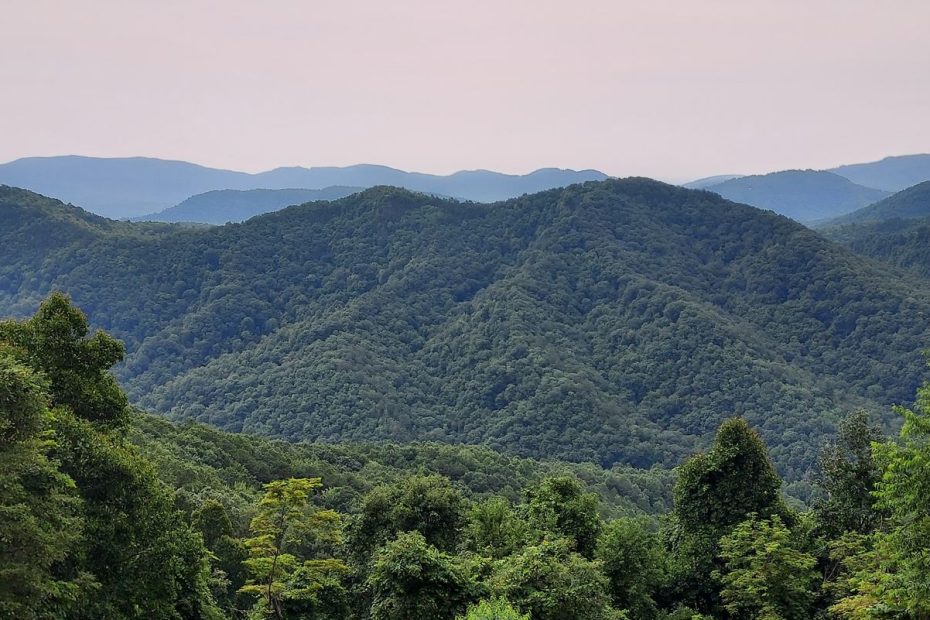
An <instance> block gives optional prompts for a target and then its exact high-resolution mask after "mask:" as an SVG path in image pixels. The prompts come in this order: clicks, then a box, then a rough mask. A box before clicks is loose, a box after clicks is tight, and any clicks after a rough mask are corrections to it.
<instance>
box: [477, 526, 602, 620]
mask: <svg viewBox="0 0 930 620" xmlns="http://www.w3.org/2000/svg"><path fill="white" fill-rule="evenodd" d="M492 583H493V585H492V588H493V590H494V591H495V592H496V593H498V594H500V595H502V596H504V597H505V598H507V600H509V601H511V602H512V603H513V604H514V605H515V606H516V607H517V608H518V609H520V610H521V611H523V612H527V613H529V614H530V616H531V617H532V618H533V620H605V619H607V618H613V617H615V616H614V614H613V611H612V610H611V608H610V605H609V600H610V599H609V596H608V594H607V587H608V582H607V578H606V577H605V576H604V574H603V572H602V571H601V564H600V562H597V561H591V560H588V559H586V558H584V557H583V556H581V555H579V554H578V553H576V552H575V551H574V550H573V549H572V543H571V541H569V540H567V539H564V538H559V539H555V540H543V541H542V542H541V543H539V544H538V545H533V546H530V547H526V548H525V549H524V550H523V551H522V553H519V554H516V555H512V556H509V557H507V558H504V559H503V560H501V561H500V562H499V563H498V566H497V570H496V571H495V574H494V576H493V578H492Z"/></svg>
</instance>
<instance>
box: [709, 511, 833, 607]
mask: <svg viewBox="0 0 930 620" xmlns="http://www.w3.org/2000/svg"><path fill="white" fill-rule="evenodd" d="M720 557H721V559H722V560H723V563H724V567H723V568H722V569H721V570H718V571H715V573H714V577H715V578H717V579H719V580H720V581H721V583H722V585H723V589H722V590H721V593H720V595H721V598H722V599H723V603H724V607H725V608H726V610H727V611H728V612H729V613H730V615H731V617H732V618H737V619H741V618H745V619H746V620H750V619H760V620H762V619H764V620H806V619H808V618H810V617H811V616H812V613H811V604H812V602H813V598H814V587H815V585H816V582H817V579H818V577H819V575H818V573H817V571H816V570H815V566H816V564H817V561H816V559H815V558H814V557H813V556H812V555H810V554H808V553H805V552H804V551H803V550H802V549H799V548H798V547H797V537H796V536H794V535H793V534H792V532H791V531H790V530H789V529H788V528H787V527H785V524H784V523H783V522H782V520H781V518H780V517H779V516H778V515H773V516H771V517H770V518H767V519H759V518H757V517H756V515H755V514H752V515H750V518H749V519H747V520H746V521H743V522H742V523H740V524H739V525H737V526H736V527H735V528H734V529H733V531H732V532H730V533H729V534H727V535H726V536H724V537H723V538H722V539H721V540H720Z"/></svg>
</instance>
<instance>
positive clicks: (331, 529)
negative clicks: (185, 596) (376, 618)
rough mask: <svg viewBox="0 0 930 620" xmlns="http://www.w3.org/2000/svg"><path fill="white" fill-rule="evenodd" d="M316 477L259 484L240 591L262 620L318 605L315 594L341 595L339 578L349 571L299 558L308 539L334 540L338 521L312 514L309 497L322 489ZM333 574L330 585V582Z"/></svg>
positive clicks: (327, 514) (334, 516)
mask: <svg viewBox="0 0 930 620" xmlns="http://www.w3.org/2000/svg"><path fill="white" fill-rule="evenodd" d="M322 486H323V485H322V482H321V480H320V478H289V479H287V480H276V481H274V482H269V483H268V484H266V485H264V489H265V494H264V495H263V496H262V498H261V500H260V501H259V503H258V507H257V508H258V512H257V513H256V515H255V516H254V517H253V518H252V521H251V523H250V525H249V530H250V532H251V534H252V535H251V537H249V538H247V539H246V540H245V541H244V544H245V547H246V548H247V549H248V550H249V558H248V559H247V560H245V561H244V562H243V564H244V565H245V567H246V568H247V569H248V571H249V574H250V579H249V581H248V582H247V583H246V584H245V585H244V586H242V588H240V592H242V593H243V594H248V595H252V596H256V597H258V598H259V603H258V605H257V609H258V610H259V612H260V613H261V614H262V615H263V616H266V617H275V618H285V617H286V615H287V610H288V609H289V608H290V607H295V606H296V607H299V608H305V607H313V606H315V605H319V604H321V601H320V596H319V595H320V591H321V590H329V591H335V594H336V595H337V596H340V597H341V596H342V594H341V589H342V586H341V583H340V581H339V579H338V575H339V574H340V573H343V572H346V571H347V570H348V569H347V568H346V566H345V565H344V564H343V563H342V562H341V561H339V560H335V559H323V560H320V559H315V558H304V557H298V555H296V553H297V552H298V551H299V550H300V549H301V548H302V547H303V546H304V545H305V544H306V542H307V539H308V538H311V537H321V538H325V539H330V540H332V539H336V538H338V535H339V531H340V529H341V522H340V519H339V516H338V515H337V514H336V513H335V512H333V511H331V510H317V509H313V508H312V507H311V506H310V505H309V504H310V498H311V496H312V494H313V493H314V492H315V491H316V490H317V489H319V488H320V487H322ZM334 575H335V576H336V577H335V580H334Z"/></svg>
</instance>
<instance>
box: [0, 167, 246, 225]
mask: <svg viewBox="0 0 930 620" xmlns="http://www.w3.org/2000/svg"><path fill="white" fill-rule="evenodd" d="M248 181H249V175H247V174H244V173H241V172H234V171H232V170H217V169H214V168H206V167H204V166H198V165H196V164H191V163H187V162H182V161H166V160H161V159H150V158H146V157H129V158H98V157H80V156H76V155H69V156H64V157H27V158H24V159H17V160H16V161H12V162H9V163H5V164H0V183H5V184H7V185H13V186H18V187H24V188H27V189H30V190H33V191H35V192H38V193H41V194H45V195H48V196H54V197H55V198H58V199H60V200H63V201H65V202H71V203H74V204H79V205H83V206H85V207H86V208H87V209H89V210H90V211H92V212H94V213H98V214H100V215H105V216H107V217H111V218H121V217H133V216H138V215H143V214H146V213H152V212H154V211H160V210H161V209H164V208H167V207H170V206H172V205H175V204H177V203H178V202H180V201H181V200H184V199H185V198H187V197H188V196H191V195H193V194H200V193H202V192H206V191H209V190H212V189H222V188H233V189H245V188H246V187H248Z"/></svg>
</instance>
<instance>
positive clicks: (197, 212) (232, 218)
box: [132, 186, 364, 224]
mask: <svg viewBox="0 0 930 620" xmlns="http://www.w3.org/2000/svg"><path fill="white" fill-rule="evenodd" d="M363 189H364V188H361V187H338V186H333V187H325V188H323V189H215V190H213V191H209V192H205V193H203V194H197V195H196V196H191V197H190V198H188V199H187V200H185V201H183V202H181V203H180V204H177V205H175V206H173V207H170V208H168V209H165V210H164V211H159V212H158V213H151V214H149V215H142V216H139V217H136V218H132V219H133V220H134V221H141V222H197V223H202V224H227V223H229V222H244V221H245V220H247V219H249V218H250V217H255V216H256V215H261V214H263V213H268V212H270V211H277V210H278V209H283V208H284V207H289V206H291V205H299V204H304V203H307V202H315V201H317V200H336V199H338V198H345V197H346V196H349V195H351V194H355V193H356V192H360V191H362V190H363Z"/></svg>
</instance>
